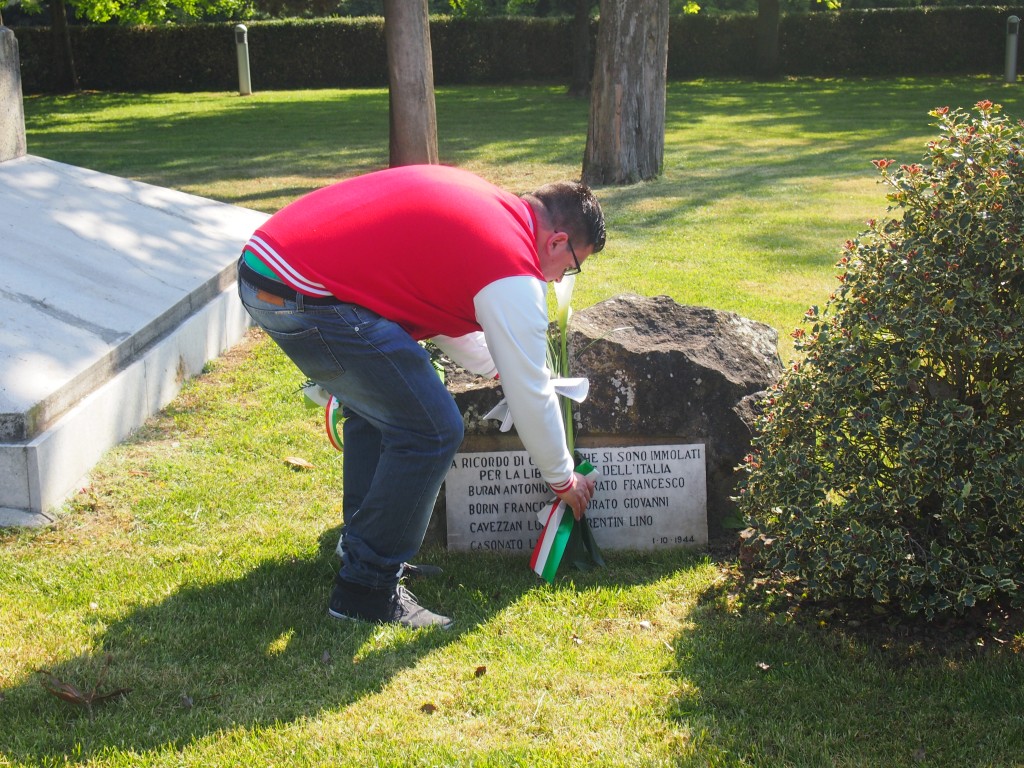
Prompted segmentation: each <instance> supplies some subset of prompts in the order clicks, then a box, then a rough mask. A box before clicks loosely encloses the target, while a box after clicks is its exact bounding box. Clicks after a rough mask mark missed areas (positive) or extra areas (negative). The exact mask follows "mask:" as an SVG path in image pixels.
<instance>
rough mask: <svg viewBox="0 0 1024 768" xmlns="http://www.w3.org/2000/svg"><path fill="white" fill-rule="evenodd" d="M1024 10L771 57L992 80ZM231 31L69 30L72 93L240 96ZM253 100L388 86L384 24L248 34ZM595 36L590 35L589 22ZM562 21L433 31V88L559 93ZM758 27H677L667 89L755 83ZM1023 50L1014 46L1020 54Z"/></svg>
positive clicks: (932, 12)
mask: <svg viewBox="0 0 1024 768" xmlns="http://www.w3.org/2000/svg"><path fill="white" fill-rule="evenodd" d="M1011 14H1016V15H1017V16H1021V17H1024V10H1020V9H1017V10H1014V9H1010V8H978V7H972V8H934V9H896V10H871V11H845V12H831V13H812V14H799V15H791V16H784V17H783V19H782V23H781V28H780V31H779V46H780V58H781V66H782V72H783V74H787V75H820V76H849V75H854V76H857V75H890V76H898V75H919V74H954V73H962V74H970V73H979V74H980V73H988V74H998V73H1001V72H1002V70H1003V65H1004V56H1005V50H1004V42H1005V32H1006V19H1007V17H1008V16H1009V15H1011ZM234 26H235V25H234V24H233V23H217V24H192V25H188V26H161V27H118V26H84V27H72V29H71V37H72V46H73V49H74V53H75V63H76V68H77V71H78V76H79V80H80V82H81V86H82V87H83V88H86V89H95V90H115V91H207V90H215V91H219V90H234V89H236V88H237V87H238V67H237V62H236V54H235V37H234ZM247 27H248V30H249V32H248V40H249V62H250V67H251V73H252V85H253V88H254V89H255V90H260V89H265V90H270V89H290V88H329V87H349V86H384V85H386V84H387V55H386V51H385V45H384V27H383V21H382V20H381V19H316V20H289V21H265V22H251V23H249V24H247ZM14 32H15V36H16V37H17V39H18V45H19V48H20V51H21V65H22V66H21V70H22V88H23V90H24V91H25V93H41V92H48V91H52V90H54V83H55V74H54V66H53V49H52V42H51V38H50V32H49V30H48V29H46V28H40V27H19V28H16V29H15V30H14ZM593 32H594V34H595V37H596V23H595V25H594V29H593ZM570 39H571V36H570V29H569V21H568V20H567V19H529V18H507V19H506V18H482V19H454V18H447V17H435V18H433V19H432V20H431V46H432V48H433V52H434V80H435V82H436V83H437V84H438V85H446V84H453V83H486V82H516V81H520V82H521V81H542V82H566V81H568V79H569V77H570V74H571V70H572V59H571V48H570V42H569V41H570ZM755 39H756V19H755V18H754V17H753V16H749V15H738V16H727V17H721V16H719V17H713V16H701V15H697V16H686V17H680V18H673V19H672V22H671V28H670V30H669V61H668V74H669V78H670V79H687V78H693V77H716V76H725V77H747V76H752V75H753V74H754V56H753V51H754V50H755ZM1021 48H1022V49H1024V45H1022V46H1021Z"/></svg>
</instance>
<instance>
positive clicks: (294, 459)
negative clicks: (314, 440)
mask: <svg viewBox="0 0 1024 768" xmlns="http://www.w3.org/2000/svg"><path fill="white" fill-rule="evenodd" d="M284 463H285V464H287V465H288V466H289V467H291V468H292V469H313V465H312V464H311V463H309V462H308V461H306V460H305V459H303V458H301V457H299V456H286V457H285V459H284Z"/></svg>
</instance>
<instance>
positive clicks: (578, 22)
mask: <svg viewBox="0 0 1024 768" xmlns="http://www.w3.org/2000/svg"><path fill="white" fill-rule="evenodd" d="M593 5H594V0H575V12H574V13H573V17H572V81H571V82H570V83H569V95H570V96H572V97H573V98H577V99H583V98H586V97H587V96H589V95H590V78H591V76H593V74H594V62H593V61H592V60H591V57H590V9H591V7H593Z"/></svg>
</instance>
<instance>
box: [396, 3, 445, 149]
mask: <svg viewBox="0 0 1024 768" xmlns="http://www.w3.org/2000/svg"><path fill="white" fill-rule="evenodd" d="M384 37H385V40H386V42H387V49H388V82H389V85H390V88H389V93H388V105H389V110H390V126H391V143H390V150H391V156H390V165H391V167H392V168H394V167H395V166H399V165H414V164H418V163H436V162H437V112H436V108H435V106H434V64H433V61H432V59H431V52H430V22H429V18H428V15H427V0H384Z"/></svg>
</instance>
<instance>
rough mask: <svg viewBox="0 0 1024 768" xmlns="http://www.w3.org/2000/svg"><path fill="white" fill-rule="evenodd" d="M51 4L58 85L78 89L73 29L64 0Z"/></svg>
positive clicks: (63, 88)
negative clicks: (72, 47) (71, 29)
mask: <svg viewBox="0 0 1024 768" xmlns="http://www.w3.org/2000/svg"><path fill="white" fill-rule="evenodd" d="M49 6H50V32H51V34H52V35H53V54H54V59H55V62H56V64H57V67H56V70H57V74H56V86H57V88H58V89H59V90H61V91H77V90H79V85H78V72H76V71H75V57H74V54H73V53H72V52H71V31H70V30H69V29H68V17H67V10H66V8H65V5H64V0H49Z"/></svg>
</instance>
